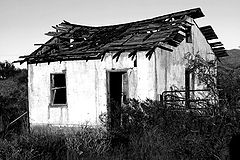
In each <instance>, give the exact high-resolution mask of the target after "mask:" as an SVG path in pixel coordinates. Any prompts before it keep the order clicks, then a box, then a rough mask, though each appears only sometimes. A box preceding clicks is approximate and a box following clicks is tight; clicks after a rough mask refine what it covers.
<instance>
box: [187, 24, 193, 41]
mask: <svg viewBox="0 0 240 160" xmlns="http://www.w3.org/2000/svg"><path fill="white" fill-rule="evenodd" d="M186 42H187V43H192V29H191V26H188V27H186Z"/></svg>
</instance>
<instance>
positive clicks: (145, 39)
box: [18, 8, 227, 126]
mask: <svg viewBox="0 0 240 160" xmlns="http://www.w3.org/2000/svg"><path fill="white" fill-rule="evenodd" d="M201 17H204V14H203V13H202V11H201V9H200V8H195V9H190V10H185V11H180V12H176V13H171V14H168V15H164V16H159V17H156V18H152V19H147V20H142V21H137V22H132V23H126V24H119V25H111V26H100V27H92V26H83V25H77V24H72V23H69V22H67V21H64V22H62V23H60V24H59V25H56V26H53V28H54V29H55V32H48V33H46V35H48V36H52V38H51V39H50V40H49V41H47V42H46V43H44V44H36V45H40V47H39V48H38V49H37V50H35V51H34V52H33V53H32V54H30V55H27V56H21V57H20V58H22V60H19V61H18V62H20V63H24V62H27V66H28V96H29V97H28V98H29V115H30V124H31V125H32V126H33V125H43V124H52V125H80V124H84V123H86V122H87V123H88V124H91V125H98V124H99V123H100V122H99V115H100V114H102V113H108V114H113V113H112V112H114V108H108V107H107V106H108V105H107V104H108V103H109V102H110V99H111V100H114V101H115V102H116V103H119V104H122V103H124V101H125V100H126V99H128V98H135V99H141V100H145V99H146V98H149V99H153V100H159V99H160V95H161V94H162V93H163V92H164V91H167V90H170V87H171V86H173V85H174V86H177V87H178V88H181V87H183V88H185V87H187V86H186V85H189V87H188V88H190V89H197V88H201V87H202V86H200V85H199V84H198V83H196V81H194V80H193V79H191V75H188V76H185V75H186V70H185V69H186V60H185V59H184V55H185V54H186V53H191V54H193V55H194V54H196V53H199V54H200V55H201V56H202V57H203V58H204V59H216V58H218V57H223V56H226V55H227V54H226V52H225V49H224V47H222V44H221V42H214V43H213V42H211V41H209V40H213V39H217V35H216V34H215V32H214V31H213V29H212V27H211V26H205V27H200V28H199V27H198V25H197V24H196V22H195V19H197V18H201ZM219 46H220V47H219ZM189 74H191V73H189Z"/></svg>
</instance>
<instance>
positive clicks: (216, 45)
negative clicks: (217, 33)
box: [209, 42, 223, 47]
mask: <svg viewBox="0 0 240 160" xmlns="http://www.w3.org/2000/svg"><path fill="white" fill-rule="evenodd" d="M209 44H210V46H211V47H218V46H223V44H222V42H214V43H209Z"/></svg>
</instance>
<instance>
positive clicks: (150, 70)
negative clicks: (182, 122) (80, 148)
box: [28, 19, 214, 125]
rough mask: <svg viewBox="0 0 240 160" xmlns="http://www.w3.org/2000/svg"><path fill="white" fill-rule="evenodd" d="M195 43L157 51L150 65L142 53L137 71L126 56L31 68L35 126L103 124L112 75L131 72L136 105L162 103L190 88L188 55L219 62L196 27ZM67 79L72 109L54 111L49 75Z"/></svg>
mask: <svg viewBox="0 0 240 160" xmlns="http://www.w3.org/2000/svg"><path fill="white" fill-rule="evenodd" d="M189 21H190V22H191V23H193V24H194V26H193V28H192V31H193V43H186V42H185V40H184V41H183V42H182V43H181V44H180V45H179V46H178V47H176V48H174V47H172V49H173V52H168V51H165V50H162V49H159V48H157V49H156V51H155V52H154V54H153V55H152V58H151V59H150V60H148V59H147V58H146V57H145V55H146V52H138V53H137V67H134V61H132V60H131V59H130V58H128V53H122V54H121V56H120V58H119V60H118V62H116V59H112V56H113V54H111V53H108V54H106V56H105V58H104V60H103V61H102V62H101V61H100V60H89V61H87V62H86V61H84V60H79V61H64V62H61V63H60V62H51V63H50V64H48V63H39V64H37V65H36V64H28V75H29V77H28V82H29V83H28V85H29V87H28V88H29V111H30V123H31V124H32V125H39V124H57V125H58V124H59V125H67V124H68V125H81V124H86V123H88V124H92V125H96V124H99V115H100V114H101V113H104V112H106V111H107V86H106V85H107V82H106V81H107V74H106V72H107V71H110V70H127V73H128V84H129V97H130V98H136V99H142V100H144V99H146V98H150V99H158V95H159V94H161V93H162V92H163V91H165V90H169V89H170V87H171V86H173V85H175V86H178V87H179V88H180V87H182V86H184V84H185V82H184V80H185V77H184V76H185V63H186V62H185V60H184V59H183V57H184V54H185V53H187V52H190V53H193V54H196V53H199V54H202V56H203V57H204V58H214V56H213V55H211V54H208V53H211V52H212V51H211V48H210V46H209V45H208V44H207V41H206V40H205V38H204V36H203V35H202V34H201V32H200V31H199V29H198V27H197V26H196V25H195V23H194V22H193V21H192V20H191V19H189ZM62 72H65V73H66V86H67V106H65V107H56V108H52V107H49V103H50V74H52V73H62Z"/></svg>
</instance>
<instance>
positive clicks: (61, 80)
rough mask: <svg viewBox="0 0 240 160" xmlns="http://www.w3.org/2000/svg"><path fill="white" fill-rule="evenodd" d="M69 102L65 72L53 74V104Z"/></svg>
mask: <svg viewBox="0 0 240 160" xmlns="http://www.w3.org/2000/svg"><path fill="white" fill-rule="evenodd" d="M65 104H67V94H66V77H65V73H59V74H51V105H65Z"/></svg>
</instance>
